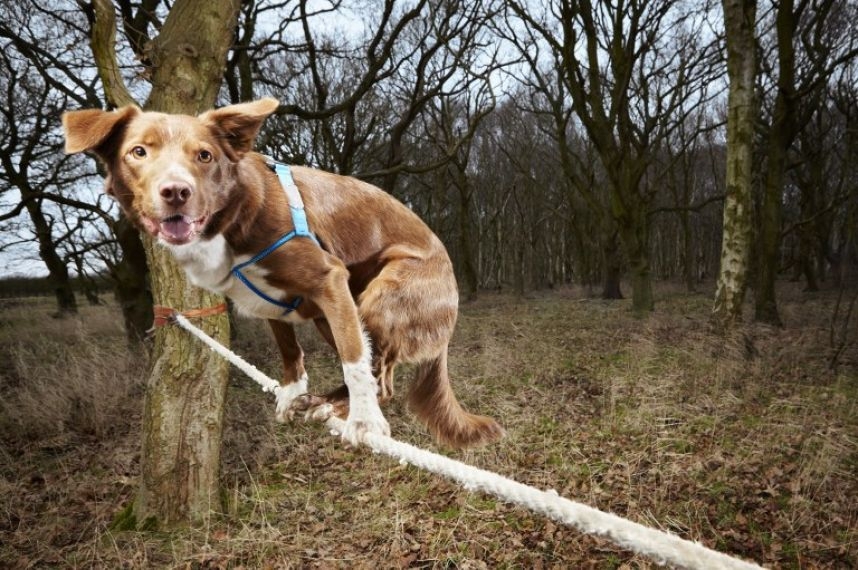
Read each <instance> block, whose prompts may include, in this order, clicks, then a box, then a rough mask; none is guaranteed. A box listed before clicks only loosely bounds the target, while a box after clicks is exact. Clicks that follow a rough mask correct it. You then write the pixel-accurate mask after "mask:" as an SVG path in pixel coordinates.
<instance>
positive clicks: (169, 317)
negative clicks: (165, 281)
mask: <svg viewBox="0 0 858 570" xmlns="http://www.w3.org/2000/svg"><path fill="white" fill-rule="evenodd" d="M153 309H154V313H155V322H154V326H155V327H163V326H165V325H169V324H172V323H173V320H174V319H175V318H176V315H182V316H183V317H185V318H186V319H198V318H202V317H210V316H212V315H219V314H221V313H225V312H226V303H221V304H219V305H215V306H214V307H205V308H204V309H189V310H187V311H181V312H179V311H177V310H176V309H172V308H170V307H162V306H160V305H155V306H154V307H153Z"/></svg>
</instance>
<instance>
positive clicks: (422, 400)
mask: <svg viewBox="0 0 858 570" xmlns="http://www.w3.org/2000/svg"><path fill="white" fill-rule="evenodd" d="M408 402H409V404H410V407H411V410H412V411H413V412H414V413H415V414H416V415H417V417H418V418H419V419H420V421H422V422H423V423H424V424H426V427H428V428H429V431H430V432H431V433H432V435H433V436H435V439H437V440H438V441H439V442H440V443H441V444H443V445H446V446H449V447H452V448H455V449H464V448H468V447H479V446H481V445H486V444H489V443H492V442H494V441H497V440H499V439H500V438H502V437H503V436H504V430H503V428H502V427H501V426H500V424H498V423H497V422H496V421H495V420H493V419H492V418H489V417H486V416H478V415H475V414H470V413H468V412H466V411H465V410H464V409H462V406H461V405H460V404H459V401H458V400H457V399H456V395H455V394H453V388H452V387H451V386H450V378H449V376H448V375H447V347H446V346H445V347H444V349H443V350H442V351H441V354H440V355H438V357H437V358H435V359H434V360H430V361H427V362H423V363H421V364H419V365H418V367H417V373H416V374H415V377H414V382H413V383H412V385H411V391H410V392H409V393H408Z"/></svg>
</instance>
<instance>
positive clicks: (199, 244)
mask: <svg viewBox="0 0 858 570" xmlns="http://www.w3.org/2000/svg"><path fill="white" fill-rule="evenodd" d="M165 245H166V247H167V248H168V249H169V250H170V251H171V252H172V253H173V256H174V257H175V258H176V260H177V261H178V262H179V265H181V266H182V269H184V270H185V273H186V274H187V275H188V279H189V280H190V281H191V283H193V284H194V285H196V286H197V287H202V288H203V289H208V290H209V291H214V292H215V293H220V294H221V295H224V296H226V297H229V298H230V299H231V300H232V301H233V302H234V303H235V306H236V307H237V308H238V309H239V311H241V312H242V313H243V314H246V315H248V316H251V317H257V318H260V319H279V320H286V321H293V322H294V321H299V320H301V318H300V317H299V316H298V314H297V312H294V311H293V312H291V313H289V314H287V315H284V314H283V313H284V309H283V308H282V307H278V306H277V305H274V304H272V303H270V302H268V301H266V300H265V299H263V298H262V297H260V296H259V295H257V294H256V293H254V292H253V291H252V290H251V289H250V288H249V287H248V286H247V285H245V284H244V283H242V282H241V281H240V280H239V279H238V278H236V277H235V275H233V273H232V268H233V267H235V266H236V265H237V264H239V263H243V262H245V261H247V260H248V259H250V257H249V256H246V255H242V256H235V255H234V254H233V252H232V249H231V248H230V247H229V244H228V243H227V242H226V240H225V239H224V238H223V236H221V235H217V236H215V237H213V238H212V239H210V240H196V241H194V242H193V243H189V244H187V245H168V244H165ZM242 273H243V274H244V276H245V277H246V278H247V279H249V280H250V281H251V282H252V283H253V285H254V286H255V287H256V288H258V289H259V290H260V291H262V292H263V293H265V294H266V295H268V296H269V297H271V298H274V299H280V298H282V296H283V291H281V290H280V289H277V288H276V287H272V286H271V285H269V284H268V282H267V281H266V280H265V275H266V274H267V273H268V272H267V271H266V270H264V269H262V268H261V267H259V266H258V265H249V266H247V267H245V268H244V269H242Z"/></svg>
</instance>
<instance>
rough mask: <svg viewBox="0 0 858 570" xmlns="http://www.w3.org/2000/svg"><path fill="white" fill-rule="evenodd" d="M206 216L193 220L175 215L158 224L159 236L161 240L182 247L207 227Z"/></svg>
mask: <svg viewBox="0 0 858 570" xmlns="http://www.w3.org/2000/svg"><path fill="white" fill-rule="evenodd" d="M205 221H206V216H201V217H199V218H197V219H193V218H191V217H190V216H184V215H182V214H174V215H172V216H167V217H166V218H163V219H162V220H161V221H160V222H158V226H157V229H158V234H160V236H161V239H163V240H164V241H166V242H167V243H171V244H173V245H182V244H185V243H188V242H189V241H191V240H192V239H194V238H195V237H196V236H197V235H198V234H199V233H200V232H201V231H202V229H203V227H204V226H205Z"/></svg>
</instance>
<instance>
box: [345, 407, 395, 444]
mask: <svg viewBox="0 0 858 570" xmlns="http://www.w3.org/2000/svg"><path fill="white" fill-rule="evenodd" d="M365 433H374V434H378V435H385V436H389V435H390V424H388V423H387V420H386V419H384V415H383V414H382V413H381V409H380V408H379V407H378V404H376V406H375V409H374V410H373V409H371V408H369V409H367V408H364V409H361V408H359V407H358V408H356V407H355V406H354V405H352V408H351V412H350V413H349V417H348V419H346V425H345V428H344V429H343V433H342V434H341V436H342V438H343V441H345V442H346V443H349V444H351V445H353V446H355V447H357V446H358V445H359V444H360V442H361V438H362V437H363V435H364V434H365Z"/></svg>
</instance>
